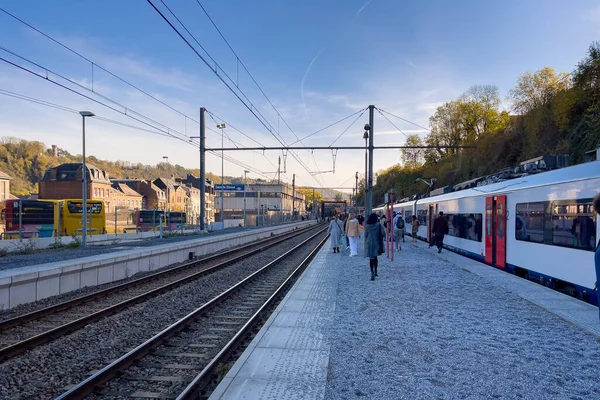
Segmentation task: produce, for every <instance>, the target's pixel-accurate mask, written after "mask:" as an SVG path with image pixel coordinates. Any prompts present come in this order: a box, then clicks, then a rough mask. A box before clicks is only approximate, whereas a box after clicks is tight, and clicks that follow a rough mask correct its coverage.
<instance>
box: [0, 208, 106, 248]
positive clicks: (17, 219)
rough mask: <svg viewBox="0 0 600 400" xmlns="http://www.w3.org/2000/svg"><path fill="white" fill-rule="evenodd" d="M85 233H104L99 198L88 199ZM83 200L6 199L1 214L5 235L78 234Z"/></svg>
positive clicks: (7, 236) (104, 226)
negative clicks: (86, 230) (86, 231)
mask: <svg viewBox="0 0 600 400" xmlns="http://www.w3.org/2000/svg"><path fill="white" fill-rule="evenodd" d="M87 210H88V214H87V218H88V223H87V229H88V235H99V234H102V233H106V216H105V210H104V202H103V201H102V200H88V201H87ZM82 213H83V201H82V200H80V199H68V200H34V199H24V200H19V199H9V200H6V203H5V210H4V214H3V217H4V218H3V219H4V224H5V233H4V238H5V239H18V238H33V237H52V236H72V235H81V232H82V226H81V225H82V221H81V217H82Z"/></svg>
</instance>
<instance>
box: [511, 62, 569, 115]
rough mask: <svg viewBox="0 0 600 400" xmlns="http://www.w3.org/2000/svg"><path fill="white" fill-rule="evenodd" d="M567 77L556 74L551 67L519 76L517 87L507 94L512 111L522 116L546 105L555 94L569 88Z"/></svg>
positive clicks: (562, 74)
mask: <svg viewBox="0 0 600 400" xmlns="http://www.w3.org/2000/svg"><path fill="white" fill-rule="evenodd" d="M568 77H569V75H568V74H566V73H564V72H560V73H556V71H555V70H554V68H551V67H544V68H542V69H540V70H539V71H536V72H535V73H533V74H532V73H529V72H527V73H525V74H523V75H521V76H520V77H519V80H518V81H517V86H516V87H514V88H513V89H511V90H510V92H509V98H510V99H511V101H512V109H513V111H515V112H517V113H519V114H521V115H523V114H526V113H528V112H530V111H532V110H534V109H536V108H538V107H540V106H541V105H543V104H546V103H548V102H549V101H550V100H552V99H553V98H554V96H556V94H557V93H559V92H561V91H563V90H567V89H568V88H569V84H570V83H569V80H568V79H567V78H568Z"/></svg>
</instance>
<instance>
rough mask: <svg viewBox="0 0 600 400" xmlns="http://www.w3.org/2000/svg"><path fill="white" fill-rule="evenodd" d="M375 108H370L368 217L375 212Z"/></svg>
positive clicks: (372, 106) (371, 106)
mask: <svg viewBox="0 0 600 400" xmlns="http://www.w3.org/2000/svg"><path fill="white" fill-rule="evenodd" d="M374 114H375V106H374V105H370V106H369V125H370V126H371V132H370V134H369V178H368V181H367V185H368V191H369V195H368V196H367V203H368V205H367V207H366V212H365V214H366V215H371V212H373V137H374V136H375V124H374V121H373V120H374Z"/></svg>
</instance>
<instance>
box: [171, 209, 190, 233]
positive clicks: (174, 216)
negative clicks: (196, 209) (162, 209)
mask: <svg viewBox="0 0 600 400" xmlns="http://www.w3.org/2000/svg"><path fill="white" fill-rule="evenodd" d="M185 218H186V214H185V213H184V212H181V211H169V213H168V216H167V229H168V230H170V231H175V230H178V229H183V226H184V225H185V222H186V221H185Z"/></svg>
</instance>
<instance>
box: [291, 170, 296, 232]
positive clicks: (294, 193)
mask: <svg viewBox="0 0 600 400" xmlns="http://www.w3.org/2000/svg"><path fill="white" fill-rule="evenodd" d="M295 204H296V174H294V175H293V176H292V221H294V205H295Z"/></svg>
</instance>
